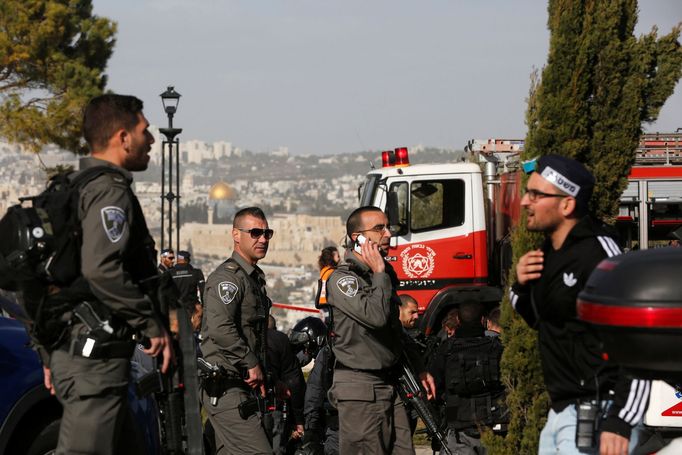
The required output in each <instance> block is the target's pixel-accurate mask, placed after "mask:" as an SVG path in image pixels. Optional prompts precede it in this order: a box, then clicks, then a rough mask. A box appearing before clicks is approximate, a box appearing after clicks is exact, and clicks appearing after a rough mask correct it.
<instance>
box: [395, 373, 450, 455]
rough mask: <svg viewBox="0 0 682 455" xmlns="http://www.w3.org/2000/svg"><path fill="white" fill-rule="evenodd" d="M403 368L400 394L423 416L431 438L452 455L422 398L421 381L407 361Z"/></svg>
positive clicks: (447, 454) (443, 450)
mask: <svg viewBox="0 0 682 455" xmlns="http://www.w3.org/2000/svg"><path fill="white" fill-rule="evenodd" d="M402 370H403V372H402V374H401V375H400V378H398V381H399V383H400V396H401V397H402V399H403V401H405V403H407V404H409V405H410V406H411V407H412V408H414V410H415V411H417V414H419V418H421V419H422V421H423V422H424V425H426V431H427V432H428V433H429V435H430V436H431V438H433V439H436V440H438V442H439V443H440V446H441V451H442V453H444V454H446V455H452V452H451V451H450V449H448V444H447V440H446V438H445V435H443V432H442V431H440V428H439V426H438V423H437V421H436V419H435V417H434V416H433V414H432V413H431V411H430V410H429V407H428V405H427V404H426V401H424V399H423V398H422V395H423V393H424V392H423V390H422V388H421V386H420V385H419V382H418V381H417V380H416V379H415V377H414V374H412V371H411V370H410V368H409V367H408V366H407V365H406V364H405V363H403V364H402Z"/></svg>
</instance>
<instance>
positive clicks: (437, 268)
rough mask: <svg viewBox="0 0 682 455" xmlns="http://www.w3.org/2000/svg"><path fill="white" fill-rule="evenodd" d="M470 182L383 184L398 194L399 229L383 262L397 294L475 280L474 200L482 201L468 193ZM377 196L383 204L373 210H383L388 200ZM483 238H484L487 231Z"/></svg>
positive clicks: (410, 179) (437, 178) (424, 178)
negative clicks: (388, 267)
mask: <svg viewBox="0 0 682 455" xmlns="http://www.w3.org/2000/svg"><path fill="white" fill-rule="evenodd" d="M473 178H474V177H473V176H472V174H468V173H462V174H447V175H446V174H435V175H419V176H401V177H399V178H398V177H396V178H389V179H388V180H387V182H386V184H387V186H386V188H387V190H388V192H395V193H396V194H397V199H398V220H399V223H400V226H401V229H400V232H398V233H396V234H395V237H397V239H396V240H394V242H393V244H394V245H395V248H392V249H391V250H390V251H389V255H388V257H387V260H389V261H390V262H391V263H392V264H393V266H394V268H395V270H396V272H397V274H398V278H399V279H400V280H401V283H400V290H401V291H406V292H410V291H418V290H427V289H428V290H432V291H433V290H436V289H442V288H443V287H444V286H447V285H450V284H458V283H471V282H472V281H473V279H474V277H475V261H474V259H475V258H476V254H475V253H476V251H475V247H476V243H475V230H476V229H475V228H476V225H477V224H479V223H475V217H476V214H475V213H474V212H475V211H476V210H475V207H476V204H475V203H474V201H475V200H476V199H477V198H479V199H480V195H478V194H475V193H476V192H475V191H473V190H472V186H473V185H472V180H473ZM380 197H381V198H382V199H383V200H381V201H379V204H377V205H379V206H380V207H385V204H386V199H387V197H386V196H385V195H383V196H380ZM481 200H482V199H481ZM481 212H482V208H481ZM481 216H484V215H483V213H481ZM481 235H482V236H483V238H484V239H485V228H483V229H482V232H481ZM484 262H485V261H484Z"/></svg>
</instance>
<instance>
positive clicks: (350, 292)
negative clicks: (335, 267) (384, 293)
mask: <svg viewBox="0 0 682 455" xmlns="http://www.w3.org/2000/svg"><path fill="white" fill-rule="evenodd" d="M336 287H337V288H339V291H341V292H343V293H344V295H346V296H347V297H355V294H357V293H358V287H359V286H358V279H357V278H355V277H354V276H350V275H346V276H344V277H341V278H339V280H338V281H337V282H336Z"/></svg>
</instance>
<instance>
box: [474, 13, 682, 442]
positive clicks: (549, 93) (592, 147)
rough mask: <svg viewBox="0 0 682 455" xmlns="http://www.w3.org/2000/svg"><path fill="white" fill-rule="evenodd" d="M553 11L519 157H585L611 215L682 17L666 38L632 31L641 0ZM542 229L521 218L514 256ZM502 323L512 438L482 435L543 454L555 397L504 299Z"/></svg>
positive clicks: (674, 75)
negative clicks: (543, 433) (545, 427)
mask: <svg viewBox="0 0 682 455" xmlns="http://www.w3.org/2000/svg"><path fill="white" fill-rule="evenodd" d="M548 11H549V19H548V27H549V30H550V49H549V55H548V60H547V64H546V66H545V67H544V69H543V71H542V78H541V81H539V82H538V81H537V80H535V81H534V82H533V84H532V87H531V94H530V96H529V99H528V111H527V115H526V123H527V125H528V132H527V136H526V142H525V150H524V152H523V155H522V157H523V158H524V159H528V158H534V157H537V156H540V155H546V154H550V153H556V154H559V155H564V156H570V157H572V158H575V159H577V160H579V161H581V162H583V163H585V165H586V166H587V167H588V168H589V169H590V170H591V171H592V172H593V174H594V176H595V179H596V182H597V184H596V187H595V191H594V196H593V198H592V202H591V208H592V211H593V212H594V213H595V215H596V216H597V217H598V218H602V219H604V220H607V221H608V220H612V219H613V217H614V215H615V213H616V211H617V208H618V200H619V197H620V194H621V193H622V191H623V189H624V188H625V186H626V185H627V175H628V173H629V171H630V168H631V167H632V164H633V163H634V160H635V149H636V148H637V145H638V141H639V137H640V135H641V133H642V124H643V123H645V122H652V121H654V120H656V118H657V116H658V113H659V112H660V109H661V107H662V106H663V104H664V103H665V100H666V99H667V98H668V97H669V96H670V95H671V94H672V93H673V90H674V88H675V85H676V83H677V81H678V80H679V79H680V76H681V75H682V48H681V47H680V44H679V42H678V38H679V35H680V29H681V27H682V24H679V25H678V26H676V27H675V28H674V29H673V30H672V31H671V32H670V33H669V34H668V35H665V36H662V37H660V38H659V37H658V31H657V29H656V28H653V29H652V30H651V32H650V33H648V34H646V35H644V36H641V37H639V38H636V37H635V36H634V27H635V24H636V22H637V2H636V1H635V0H550V1H549V6H548ZM524 183H525V182H524ZM522 186H523V185H522ZM538 238H539V236H537V235H531V234H530V233H528V232H527V230H526V229H525V220H521V223H520V224H519V226H518V227H517V228H516V229H515V231H514V234H513V248H514V258H515V260H516V259H518V257H520V256H521V255H522V254H523V253H524V252H526V251H528V250H530V249H533V248H535V247H536V246H537V245H538ZM510 278H511V279H513V278H515V274H514V272H513V268H512V272H511V277H510ZM502 325H503V328H504V332H503V333H504V338H503V341H504V342H505V352H504V354H503V359H502V375H503V378H504V380H505V383H506V384H507V385H508V387H509V396H508V398H507V402H508V405H509V408H510V413H511V423H510V425H509V433H508V434H507V436H506V437H504V438H502V437H497V436H494V435H492V434H490V433H488V434H486V435H485V436H484V442H485V444H486V445H487V446H488V447H489V449H490V453H491V454H509V453H537V447H538V440H539V434H540V430H541V429H542V426H543V425H544V416H545V415H546V413H547V410H548V404H549V400H548V397H547V394H546V393H544V385H543V379H542V374H541V372H540V369H539V358H538V351H537V347H536V345H537V341H536V340H537V337H536V334H535V332H534V331H533V330H531V329H530V328H528V327H527V326H526V325H525V323H524V322H523V321H522V320H520V318H519V317H518V316H517V315H515V314H514V311H513V309H511V307H510V305H509V304H508V302H504V303H503V310H502Z"/></svg>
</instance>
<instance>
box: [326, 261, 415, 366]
mask: <svg viewBox="0 0 682 455" xmlns="http://www.w3.org/2000/svg"><path fill="white" fill-rule="evenodd" d="M345 259H346V264H342V265H341V266H339V267H338V268H337V269H336V270H335V271H334V273H332V275H331V277H330V278H329V280H328V281H327V301H328V302H329V304H330V305H331V307H332V311H333V316H334V334H335V337H334V339H333V344H332V350H333V351H334V354H335V355H336V359H337V360H338V361H339V362H341V363H342V364H343V365H345V366H347V367H349V368H354V369H359V370H382V369H385V368H390V367H392V366H394V365H396V363H398V361H399V360H400V356H401V355H402V353H403V336H404V330H403V328H402V325H401V324H400V318H399V309H398V305H399V304H398V301H399V300H398V296H397V294H396V293H395V290H394V287H393V284H392V283H391V278H390V276H389V273H372V271H371V270H370V269H369V267H368V266H367V265H365V264H364V263H361V262H359V261H358V260H357V259H355V257H354V256H353V253H351V252H348V253H347V254H346V258H345ZM386 267H387V268H389V267H390V265H389V264H386ZM387 272H388V270H387Z"/></svg>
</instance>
